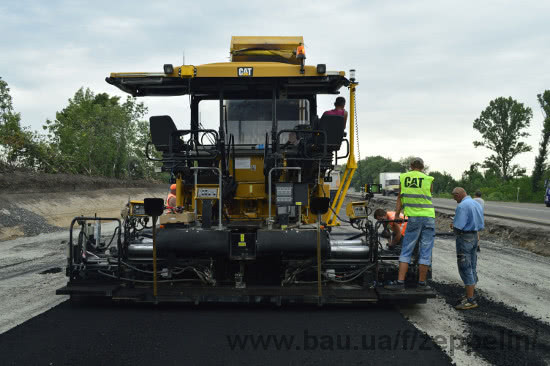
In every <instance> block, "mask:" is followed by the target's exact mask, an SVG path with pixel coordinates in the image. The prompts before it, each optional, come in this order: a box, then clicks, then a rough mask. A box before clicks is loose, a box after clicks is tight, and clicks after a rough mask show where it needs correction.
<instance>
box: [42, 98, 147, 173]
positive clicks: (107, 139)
mask: <svg viewBox="0 0 550 366" xmlns="http://www.w3.org/2000/svg"><path fill="white" fill-rule="evenodd" d="M146 111H147V109H146V108H145V106H144V105H143V103H137V102H136V100H135V98H131V97H128V98H127V99H126V101H125V102H123V103H121V102H120V98H119V97H112V96H109V95H108V94H106V93H100V94H97V95H96V94H94V93H93V92H92V91H91V90H90V89H86V90H84V88H80V89H79V90H78V91H77V92H76V93H75V95H74V97H73V98H71V99H69V105H68V106H67V107H65V108H64V109H63V110H62V111H60V112H57V113H56V119H55V120H54V121H50V120H48V121H47V122H46V125H45V126H44V129H47V130H48V132H49V137H50V140H51V142H52V147H53V148H54V149H55V150H56V152H57V153H58V155H60V156H62V157H63V159H61V160H62V161H63V162H64V164H65V166H66V167H67V168H68V167H70V170H71V172H73V173H79V174H87V175H102V176H107V177H116V178H123V177H127V176H130V172H129V170H131V169H130V168H131V167H132V166H134V165H135V164H133V163H132V161H134V162H135V159H136V158H139V157H141V155H139V154H138V153H137V151H138V150H141V149H144V148H145V146H141V141H139V139H138V136H139V133H138V132H139V131H140V127H139V121H140V119H141V118H143V116H144V115H145V113H146ZM134 172H135V169H134ZM132 175H134V174H132ZM140 175H141V174H140Z"/></svg>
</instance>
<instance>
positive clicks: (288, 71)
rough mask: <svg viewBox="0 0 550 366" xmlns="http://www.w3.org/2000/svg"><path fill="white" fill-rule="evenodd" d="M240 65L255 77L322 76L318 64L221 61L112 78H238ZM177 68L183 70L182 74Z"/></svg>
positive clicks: (125, 73) (116, 73) (341, 72)
mask: <svg viewBox="0 0 550 366" xmlns="http://www.w3.org/2000/svg"><path fill="white" fill-rule="evenodd" d="M238 67H252V68H253V77H308V76H321V75H325V74H318V73H317V67H316V66H305V67H304V69H305V72H304V73H303V74H301V73H300V66H299V65H293V64H285V63H282V62H221V63H213V64H204V65H199V66H196V67H195V66H189V65H184V66H178V67H175V68H174V70H175V71H174V73H173V74H165V73H162V72H161V73H159V72H112V73H111V77H112V78H151V77H159V78H161V77H178V78H180V77H181V78H194V77H202V78H213V77H218V78H219V77H222V78H236V77H239V75H238ZM176 70H181V76H180V75H179V72H178V71H176ZM338 74H339V75H340V76H346V73H345V72H344V71H339V72H338Z"/></svg>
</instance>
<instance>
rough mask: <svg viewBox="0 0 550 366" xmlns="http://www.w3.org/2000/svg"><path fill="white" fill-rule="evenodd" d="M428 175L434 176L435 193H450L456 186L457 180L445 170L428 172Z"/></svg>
mask: <svg viewBox="0 0 550 366" xmlns="http://www.w3.org/2000/svg"><path fill="white" fill-rule="evenodd" d="M430 175H431V176H432V177H434V182H433V188H434V193H436V194H439V193H451V192H452V190H453V189H454V188H455V187H457V186H458V183H457V181H456V180H454V178H453V177H452V176H451V175H450V174H449V173H447V172H443V173H440V172H438V171H434V172H430Z"/></svg>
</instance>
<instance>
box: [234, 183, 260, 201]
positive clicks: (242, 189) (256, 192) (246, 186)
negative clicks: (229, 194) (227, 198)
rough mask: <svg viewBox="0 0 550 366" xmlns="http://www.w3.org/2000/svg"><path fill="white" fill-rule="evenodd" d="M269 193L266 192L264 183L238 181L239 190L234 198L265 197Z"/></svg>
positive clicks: (256, 198) (257, 198) (255, 198)
mask: <svg viewBox="0 0 550 366" xmlns="http://www.w3.org/2000/svg"><path fill="white" fill-rule="evenodd" d="M266 196H267V194H266V193H265V184H264V183H238V185H237V191H236V192H235V197H234V199H236V200H242V199H254V200H259V199H265V198H266Z"/></svg>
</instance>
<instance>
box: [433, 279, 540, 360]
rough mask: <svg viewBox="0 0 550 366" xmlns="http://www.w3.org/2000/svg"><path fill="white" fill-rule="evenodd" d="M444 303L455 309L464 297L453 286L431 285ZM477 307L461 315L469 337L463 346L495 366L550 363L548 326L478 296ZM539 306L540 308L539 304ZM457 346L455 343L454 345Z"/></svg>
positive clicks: (480, 295)
mask: <svg viewBox="0 0 550 366" xmlns="http://www.w3.org/2000/svg"><path fill="white" fill-rule="evenodd" d="M431 285H432V286H433V287H434V288H435V289H436V290H437V292H438V293H439V294H440V295H441V296H442V297H443V298H444V299H445V301H446V302H447V303H448V304H450V305H454V304H455V303H456V301H457V300H458V299H460V297H461V296H463V295H464V288H463V287H462V286H458V285H456V284H444V283H437V282H432V284H431ZM477 302H478V304H479V307H478V308H476V309H471V310H468V311H464V312H462V314H461V315H462V316H463V317H464V320H465V322H466V324H468V326H469V333H468V336H467V337H464V338H463V340H464V341H465V342H463V344H462V345H461V346H463V347H464V348H466V349H469V350H471V351H475V352H477V353H478V354H480V355H481V356H482V357H483V358H485V359H486V360H488V361H489V362H491V363H492V364H494V365H503V366H505V365H510V366H513V365H546V364H548V363H549V362H550V325H549V324H547V323H544V322H541V321H540V320H537V319H534V318H533V317H531V316H529V315H527V314H525V313H524V312H522V311H518V309H517V308H515V307H514V306H513V304H504V303H502V302H499V301H494V300H492V299H490V298H488V297H487V296H486V295H485V294H484V293H483V292H481V293H478V296H477ZM541 305H542V304H541ZM457 343H458V342H457Z"/></svg>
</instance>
